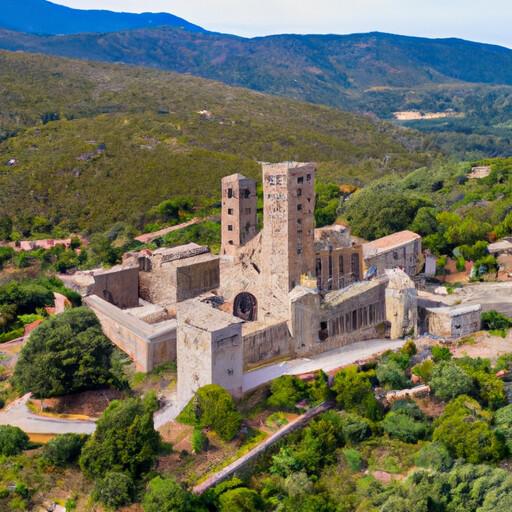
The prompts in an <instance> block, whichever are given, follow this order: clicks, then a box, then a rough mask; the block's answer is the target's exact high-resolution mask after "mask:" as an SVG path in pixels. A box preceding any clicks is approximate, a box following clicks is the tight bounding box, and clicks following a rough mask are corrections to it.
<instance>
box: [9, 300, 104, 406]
mask: <svg viewBox="0 0 512 512" xmlns="http://www.w3.org/2000/svg"><path fill="white" fill-rule="evenodd" d="M112 350H113V347H112V343H111V342H110V341H109V340H108V339H107V338H106V337H105V336H104V335H103V332H102V330H101V326H100V324H99V322H98V319H97V318H96V316H95V315H94V313H93V312H92V311H91V310H89V309H87V308H77V309H71V310H68V311H66V312H64V313H62V314H61V315H58V316H55V317H51V318H49V319H48V320H46V321H45V322H43V323H42V324H41V325H40V326H39V327H38V328H37V329H36V330H35V331H34V332H33V333H32V334H31V336H30V338H29V340H28V342H27V343H26V345H25V346H24V347H23V350H22V352H21V355H20V358H19V360H18V363H17V364H16V369H15V373H14V383H15V385H16V386H17V387H18V388H19V389H20V390H21V391H22V392H24V393H27V392H29V391H31V392H32V393H34V396H36V397H38V398H47V397H52V396H60V395H65V394H68V393H73V392H78V391H83V390H87V389H95V388H100V387H103V386H106V385H107V384H108V383H109V382H110V379H111V374H110V367H111V359H110V358H111V355H112Z"/></svg>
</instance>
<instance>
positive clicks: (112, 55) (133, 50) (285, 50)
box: [0, 27, 512, 158]
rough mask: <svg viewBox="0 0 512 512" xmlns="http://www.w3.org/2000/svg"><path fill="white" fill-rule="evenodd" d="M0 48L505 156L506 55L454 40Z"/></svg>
mask: <svg viewBox="0 0 512 512" xmlns="http://www.w3.org/2000/svg"><path fill="white" fill-rule="evenodd" d="M0 48H4V49H7V50H23V51H27V52H42V53H47V54H54V55H61V56H65V57H71V58H79V59H92V60H98V61H107V62H123V63H127V64H132V65H142V66H147V67H154V68H158V69H164V70H170V71H176V72H180V73H191V74H193V75H196V76H200V77H205V78H210V79H214V80H219V81H222V82H224V83H227V84H230V85H235V86H242V87H247V88H250V89H253V90H256V91H261V92H265V93H270V94H275V95H280V96H285V97H291V98H294V99H298V100H301V101H307V102H311V103H317V104H324V105H328V106H332V107H337V108H340V109H342V110H347V111H352V112H357V113H371V114H373V115H377V116H378V117H380V118H381V119H387V120H393V121H394V122H398V121H396V120H395V113H396V112H403V111H405V112H411V113H412V114H413V116H414V115H415V114H416V115H417V113H422V112H425V113H427V114H428V113H433V114H434V116H435V115H439V117H438V118H437V119H434V120H431V119H422V120H420V121H415V120H410V121H400V123H401V124H403V125H405V126H408V127H412V128H415V129H420V130H423V131H426V132H430V133H433V134H434V136H435V139H436V143H437V144H438V145H440V146H442V147H443V148H444V149H445V152H447V153H450V154H453V155H454V156H456V157H459V158H468V157H469V158H473V157H487V156H498V155H503V156H509V155H512V150H511V149H510V148H511V147H512V144H511V142H512V130H511V126H510V118H511V115H512V85H511V84H512V51H511V50H508V49H506V48H502V47H499V46H492V45H486V44H479V43H472V42H469V41H463V40H458V39H439V40H435V39H424V38H414V37H404V36H395V35H390V34H381V33H371V34H354V35H347V36H336V35H329V36H315V35H313V36H300V35H282V36H271V37H262V38H255V39H244V38H241V37H236V36H230V35H223V34H214V33H210V32H205V33H197V32H191V31H183V30H174V29H172V28H169V27H166V28H155V29H140V30H131V31H124V32H115V33H108V34H76V35H70V36H36V35H31V34H22V33H19V32H12V31H6V30H0Z"/></svg>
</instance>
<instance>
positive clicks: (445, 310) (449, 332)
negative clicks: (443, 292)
mask: <svg viewBox="0 0 512 512" xmlns="http://www.w3.org/2000/svg"><path fill="white" fill-rule="evenodd" d="M481 316H482V306H480V305H479V304H477V305H474V306H455V307H440V308H427V327H428V333H429V334H432V335H434V336H440V337H443V338H461V337H463V336H467V335H469V334H471V333H473V332H477V331H479V330H480V328H481V323H482V321H481Z"/></svg>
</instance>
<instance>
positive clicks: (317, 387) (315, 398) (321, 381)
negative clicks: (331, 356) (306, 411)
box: [307, 370, 332, 404]
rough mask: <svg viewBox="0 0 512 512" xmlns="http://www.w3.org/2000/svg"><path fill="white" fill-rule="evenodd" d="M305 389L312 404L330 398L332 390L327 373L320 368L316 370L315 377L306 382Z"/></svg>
mask: <svg viewBox="0 0 512 512" xmlns="http://www.w3.org/2000/svg"><path fill="white" fill-rule="evenodd" d="M307 391H308V394H309V398H310V399H311V401H312V402H313V403H314V404H320V403H322V402H326V401H328V400H330V399H331V398H332V392H331V388H330V386H329V377H328V375H327V374H326V373H325V372H324V371H322V370H320V371H319V372H317V373H316V375H315V378H314V379H313V380H312V381H311V382H309V383H308V386H307Z"/></svg>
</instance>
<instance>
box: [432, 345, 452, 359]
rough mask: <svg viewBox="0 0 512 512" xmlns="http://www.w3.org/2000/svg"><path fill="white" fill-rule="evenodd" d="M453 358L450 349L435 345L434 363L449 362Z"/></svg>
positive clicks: (433, 348)
mask: <svg viewBox="0 0 512 512" xmlns="http://www.w3.org/2000/svg"><path fill="white" fill-rule="evenodd" d="M451 358H452V353H451V352H450V349H449V348H448V347H442V346H441V345H435V346H433V347H432V359H433V360H434V362H436V363H439V362H440V361H449V360H450V359H451Z"/></svg>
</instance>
